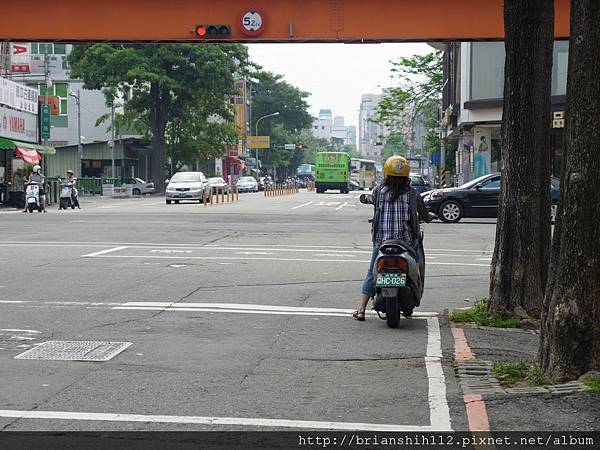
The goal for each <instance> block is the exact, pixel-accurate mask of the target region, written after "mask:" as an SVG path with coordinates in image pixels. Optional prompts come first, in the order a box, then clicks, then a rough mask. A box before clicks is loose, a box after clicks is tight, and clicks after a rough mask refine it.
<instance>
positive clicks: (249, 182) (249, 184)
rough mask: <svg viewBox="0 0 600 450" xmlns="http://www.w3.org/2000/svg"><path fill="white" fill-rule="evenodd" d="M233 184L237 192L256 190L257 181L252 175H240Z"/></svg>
mask: <svg viewBox="0 0 600 450" xmlns="http://www.w3.org/2000/svg"><path fill="white" fill-rule="evenodd" d="M235 185H236V187H237V189H238V191H239V192H258V183H257V182H256V180H255V179H254V178H252V177H241V178H240V179H239V180H237V183H235Z"/></svg>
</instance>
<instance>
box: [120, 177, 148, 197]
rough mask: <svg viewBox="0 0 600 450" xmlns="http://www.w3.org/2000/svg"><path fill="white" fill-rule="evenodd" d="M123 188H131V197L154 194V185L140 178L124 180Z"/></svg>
mask: <svg viewBox="0 0 600 450" xmlns="http://www.w3.org/2000/svg"><path fill="white" fill-rule="evenodd" d="M123 186H124V187H131V192H132V193H133V195H146V194H153V193H154V183H148V182H146V181H144V180H142V179H141V178H135V177H134V178H125V179H124V180H123Z"/></svg>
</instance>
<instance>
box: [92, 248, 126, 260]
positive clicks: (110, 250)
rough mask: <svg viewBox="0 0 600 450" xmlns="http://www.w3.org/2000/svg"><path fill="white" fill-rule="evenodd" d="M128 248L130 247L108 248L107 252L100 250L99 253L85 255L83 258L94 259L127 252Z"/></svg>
mask: <svg viewBox="0 0 600 450" xmlns="http://www.w3.org/2000/svg"><path fill="white" fill-rule="evenodd" d="M126 248H129V247H125V246H122V247H113V248H107V249H106V250H100V251H99V252H94V253H89V254H87V255H83V256H82V258H93V257H95V256H100V255H105V254H107V253H111V252H118V251H119V250H125V249H126Z"/></svg>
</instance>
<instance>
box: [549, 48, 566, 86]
mask: <svg viewBox="0 0 600 450" xmlns="http://www.w3.org/2000/svg"><path fill="white" fill-rule="evenodd" d="M552 59H553V61H552V95H566V94H567V65H568V63H569V41H557V42H555V43H554V52H553V56H552Z"/></svg>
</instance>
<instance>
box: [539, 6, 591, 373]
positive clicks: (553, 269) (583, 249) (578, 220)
mask: <svg viewBox="0 0 600 450" xmlns="http://www.w3.org/2000/svg"><path fill="white" fill-rule="evenodd" d="M598 42H600V2H598V1H597V0H573V1H572V2H571V38H570V43H569V69H568V79H567V106H566V125H565V134H566V145H565V152H564V155H563V161H564V162H563V164H564V165H563V168H562V177H561V200H560V203H559V209H558V215H557V221H556V226H555V229H554V240H553V242H552V257H551V266H550V274H549V279H548V286H547V288H546V298H545V308H544V314H543V317H542V333H541V347H540V352H539V356H540V366H541V368H542V369H543V370H544V371H545V373H546V374H547V375H549V376H551V377H554V378H557V379H560V380H565V379H574V378H577V377H578V376H580V375H582V374H583V373H585V372H587V371H590V370H600V225H599V224H600V197H599V196H598V189H599V188H600V158H599V157H598V149H600V133H598V125H597V122H598V115H599V114H600V77H599V76H598V74H599V73H600V47H599V46H598Z"/></svg>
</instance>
